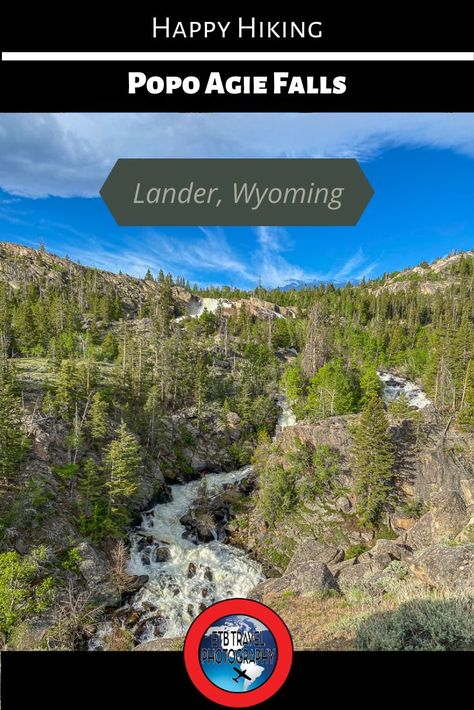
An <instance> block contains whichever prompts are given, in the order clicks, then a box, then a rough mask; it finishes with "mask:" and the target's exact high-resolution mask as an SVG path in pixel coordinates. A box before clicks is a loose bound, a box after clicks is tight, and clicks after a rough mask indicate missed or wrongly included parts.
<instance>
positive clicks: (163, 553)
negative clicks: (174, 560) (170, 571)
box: [155, 547, 171, 562]
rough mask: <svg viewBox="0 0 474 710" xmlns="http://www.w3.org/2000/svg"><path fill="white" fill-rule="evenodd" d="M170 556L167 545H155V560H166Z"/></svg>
mask: <svg viewBox="0 0 474 710" xmlns="http://www.w3.org/2000/svg"><path fill="white" fill-rule="evenodd" d="M170 556H171V553H170V551H169V548H168V547H157V548H156V550H155V562H166V560H169V558H170Z"/></svg>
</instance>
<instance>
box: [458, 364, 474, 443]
mask: <svg viewBox="0 0 474 710" xmlns="http://www.w3.org/2000/svg"><path fill="white" fill-rule="evenodd" d="M457 423H458V426H459V428H460V429H461V430H462V431H468V432H474V364H473V363H472V362H471V363H469V365H468V367H467V370H466V375H465V382H464V387H463V394H462V405H461V409H460V410H459V412H458V415H457Z"/></svg>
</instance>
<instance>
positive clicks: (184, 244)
mask: <svg viewBox="0 0 474 710" xmlns="http://www.w3.org/2000/svg"><path fill="white" fill-rule="evenodd" d="M132 156H133V157H173V156H176V157H184V156H185V157H285V156H286V157H356V158H357V159H358V160H359V161H360V162H361V165H362V168H363V170H364V172H365V173H366V175H367V177H368V179H369V181H370V182H371V184H372V186H373V188H374V190H375V195H374V197H373V198H372V201H371V202H370V204H369V206H368V207H367V209H366V212H365V213H364V214H363V216H362V218H361V219H360V221H359V223H358V225H357V226H356V227H345V228H321V227H319V228H318V227H299V228H278V229H277V228H249V227H241V228H238V227H233V228H228V227H225V228H206V227H198V226H196V227H192V228H191V227H186V228H185V227H183V228H178V227H173V228H170V227H167V228H160V227H156V228H128V227H127V228H123V227H122V228H121V227H117V225H116V224H115V222H114V220H113V218H112V217H111V215H110V213H109V212H108V210H107V208H106V206H105V204H104V203H103V202H102V200H101V199H100V197H98V190H99V189H100V186H101V185H102V183H103V181H104V179H105V178H106V176H107V174H108V172H109V171H110V169H111V167H112V165H113V164H114V162H115V160H116V159H117V158H119V157H132ZM0 240H1V241H13V242H19V243H23V244H27V245H31V246H38V245H39V243H40V242H44V243H45V245H46V248H47V249H48V250H49V251H53V252H55V253H58V254H60V255H65V254H68V255H69V256H70V257H71V258H73V259H77V260H80V261H81V262H82V263H85V264H92V265H96V266H98V267H100V268H106V269H110V270H113V271H118V270H122V271H124V272H128V273H131V274H134V275H137V276H141V275H143V274H144V273H145V271H146V269H147V268H148V267H150V268H151V269H152V271H154V272H157V271H158V269H159V268H163V269H164V270H165V271H171V272H172V273H174V274H175V275H177V274H180V275H182V276H184V277H186V278H188V279H189V280H190V281H191V282H192V283H194V282H199V283H201V284H203V285H206V284H230V285H233V286H241V287H249V288H253V287H254V286H255V285H256V284H257V282H258V278H259V276H261V278H262V283H263V285H265V286H269V287H273V286H280V285H284V284H285V283H287V282H289V281H292V280H301V281H307V280H314V279H322V280H335V281H338V282H340V281H346V280H352V281H358V280H360V279H361V278H362V277H363V276H365V277H372V276H377V275H379V274H382V273H383V272H385V271H393V270H396V269H401V268H404V267H406V266H410V265H414V264H416V263H418V262H420V261H423V260H428V261H431V260H433V259H435V258H436V257H437V256H442V255H444V254H446V253H448V252H449V251H451V250H452V249H472V248H474V115H472V114H385V115H384V114H334V115H329V114H325V115H318V114H308V115H304V114H275V115H264V114H241V115H236V114H221V115H219V114H207V115H206V114H121V115H118V114H111V115H100V114H57V115H54V114H18V115H11V114H4V115H0Z"/></svg>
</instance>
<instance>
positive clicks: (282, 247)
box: [22, 221, 377, 288]
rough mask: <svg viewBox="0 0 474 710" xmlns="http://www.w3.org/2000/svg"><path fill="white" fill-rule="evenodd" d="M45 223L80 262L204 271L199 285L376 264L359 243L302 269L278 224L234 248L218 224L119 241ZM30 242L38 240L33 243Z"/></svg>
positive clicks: (135, 271)
mask: <svg viewBox="0 0 474 710" xmlns="http://www.w3.org/2000/svg"><path fill="white" fill-rule="evenodd" d="M44 224H45V226H47V227H48V228H54V230H55V233H56V235H58V234H59V235H60V236H61V250H60V253H61V255H63V256H64V255H65V254H69V255H70V256H71V257H72V258H73V259H77V260H79V261H81V262H82V263H84V264H88V265H91V266H96V267H97V268H99V269H105V270H108V271H115V272H118V271H122V272H124V273H127V274H130V275H132V276H137V277H143V276H144V275H145V273H146V271H147V269H148V268H150V269H151V270H152V272H153V273H155V274H156V273H158V271H159V269H163V270H164V271H165V272H167V271H169V272H171V273H172V274H174V275H175V276H177V275H179V276H183V277H184V278H187V279H189V280H190V281H191V282H192V283H194V282H195V281H196V280H197V281H200V279H199V275H200V274H206V282H205V283H204V282H202V281H200V283H201V284H202V285H209V286H211V285H213V284H214V285H219V284H224V283H225V284H228V285H231V286H241V287H244V288H254V287H256V286H257V285H258V283H259V280H260V279H261V282H262V285H263V286H265V287H268V288H273V287H278V286H284V285H285V284H287V283H289V282H292V281H298V282H302V283H309V282H313V281H317V282H319V281H324V282H335V283H340V282H345V281H350V280H352V281H354V282H355V281H359V280H361V279H362V278H363V277H364V276H368V275H369V274H370V273H371V272H372V271H373V270H374V269H375V268H376V266H377V264H376V263H370V264H369V263H367V259H366V258H365V257H364V255H363V253H362V250H361V249H358V250H357V251H356V252H355V253H354V254H353V255H352V256H351V257H350V258H349V259H347V260H346V261H345V262H343V263H341V264H336V266H335V268H334V269H332V270H331V271H324V272H323V271H321V272H316V271H308V270H305V269H304V268H302V267H300V266H298V265H296V264H293V263H291V262H290V261H289V260H288V259H287V258H285V257H284V256H283V252H284V251H290V250H291V240H290V238H289V235H288V234H287V232H286V231H285V230H284V229H282V228H274V227H259V228H256V230H255V231H256V235H257V240H256V242H252V244H253V246H252V248H250V250H249V251H245V252H240V253H238V252H237V250H236V249H233V248H232V247H231V245H230V244H229V242H228V240H227V238H226V233H225V231H224V230H223V229H220V228H212V229H211V228H204V227H199V228H198V227H196V234H195V236H186V237H185V236H182V237H181V238H179V239H177V238H176V237H175V236H170V235H168V234H164V233H161V232H156V231H151V230H150V231H149V232H147V233H145V234H144V235H143V236H142V237H141V238H140V240H137V239H136V237H132V236H130V237H127V236H126V235H125V236H124V237H123V239H122V240H121V242H120V247H118V246H117V244H115V243H114V242H113V241H107V240H106V239H103V238H100V239H99V238H97V237H96V236H95V235H93V234H88V233H85V232H80V231H78V230H76V229H73V228H70V227H69V225H63V224H59V223H57V222H51V221H48V222H46V221H45V222H44ZM22 241H25V240H22ZM46 242H47V240H46ZM32 245H33V246H38V244H37V243H32ZM213 275H214V278H213Z"/></svg>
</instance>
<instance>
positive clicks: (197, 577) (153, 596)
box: [129, 466, 264, 641]
mask: <svg viewBox="0 0 474 710" xmlns="http://www.w3.org/2000/svg"><path fill="white" fill-rule="evenodd" d="M250 471H251V467H250V466H246V467H244V468H242V469H240V470H238V471H231V472H229V473H211V474H208V475H207V476H206V477H205V478H204V479H201V480H198V481H191V482H190V483H187V484H185V485H182V486H179V485H175V486H172V495H173V498H172V500H171V501H170V502H169V503H160V504H158V505H156V506H155V507H154V508H153V509H152V510H151V511H149V512H146V513H143V516H142V524H141V527H140V529H139V530H137V531H135V532H133V533H132V534H131V554H130V561H129V572H130V573H131V574H134V575H145V574H146V575H148V577H149V580H148V582H147V583H146V584H145V586H144V587H142V589H141V590H140V591H139V592H138V593H137V594H136V595H135V596H134V598H133V602H132V606H133V608H135V609H137V610H140V611H143V610H147V609H149V608H150V605H152V606H153V607H155V608H156V609H158V611H159V613H160V617H161V619H162V623H161V625H160V632H159V635H160V636H164V637H168V638H172V637H176V636H182V635H183V634H185V633H186V631H187V629H188V627H189V625H190V623H191V622H192V620H193V618H194V617H195V616H196V615H197V614H198V613H199V611H200V608H202V607H203V606H209V604H212V603H214V602H216V601H220V600H222V599H226V598H228V597H246V596H247V594H248V592H249V591H250V590H251V589H252V588H253V587H255V585H257V584H258V583H259V582H260V581H262V580H263V579H264V576H263V574H262V570H261V567H260V565H259V564H258V563H257V562H255V561H254V560H252V559H250V558H249V557H248V556H247V555H246V554H245V553H244V552H243V551H242V550H240V549H238V548H236V547H232V546H231V545H226V544H225V543H223V542H220V541H219V540H213V541H212V542H209V543H199V544H194V543H192V542H191V541H190V540H187V539H186V538H184V537H183V533H184V532H185V527H184V526H183V525H182V523H180V522H179V520H180V518H181V517H182V516H183V515H184V514H185V513H186V512H187V511H188V510H189V509H190V508H191V507H192V506H193V504H194V503H195V501H196V500H197V499H198V497H199V494H200V489H201V486H202V485H203V483H204V484H205V488H206V495H207V496H210V497H212V496H213V495H217V494H218V493H220V492H221V491H222V490H223V489H224V488H225V487H226V486H227V485H229V484H233V483H238V482H239V481H241V480H242V479H243V478H245V477H246V476H247V475H248V474H249V473H250ZM143 536H145V537H146V538H148V537H150V538H153V543H152V544H147V545H146V546H145V547H144V546H143V542H141V541H143ZM161 547H165V548H166V549H167V554H168V558H167V559H166V560H165V561H163V562H159V561H156V550H157V548H161ZM148 613H149V616H150V619H151V618H153V617H155V618H156V612H155V613H153V612H148ZM142 618H144V619H145V620H146V614H145V616H143V617H142ZM156 635H157V632H156V625H155V624H154V623H150V624H149V625H148V626H147V624H145V629H144V631H143V633H142V634H141V636H140V640H141V641H145V640H149V639H151V638H154V637H156Z"/></svg>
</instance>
